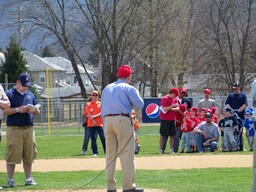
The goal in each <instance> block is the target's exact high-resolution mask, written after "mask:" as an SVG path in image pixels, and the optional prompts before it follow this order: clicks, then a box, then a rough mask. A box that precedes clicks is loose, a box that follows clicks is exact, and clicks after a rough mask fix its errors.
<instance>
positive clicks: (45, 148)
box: [0, 126, 252, 192]
mask: <svg viewBox="0 0 256 192" xmlns="http://www.w3.org/2000/svg"><path fill="white" fill-rule="evenodd" d="M42 133H45V134H42ZM138 136H139V139H140V143H141V145H142V148H141V151H140V154H139V155H138V156H158V148H159V127H158V126H142V127H141V129H140V134H139V135H138ZM36 142H37V145H38V146H37V149H38V159H47V158H51V159H54V158H91V155H90V154H88V155H86V156H81V155H80V153H81V146H82V142H83V129H81V132H80V133H79V132H78V129H77V128H54V129H52V130H51V136H48V135H47V128H37V129H36ZM5 143H6V138H5V137H3V139H2V143H1V145H0V159H2V160H3V159H4V152H3V149H4V146H5ZM98 147H99V157H104V155H103V150H102V146H101V144H100V141H99V138H98ZM245 148H246V149H247V150H248V149H249V147H248V144H247V141H246V140H245ZM219 154H225V155H229V154H252V152H248V151H247V152H233V153H222V152H220V151H217V152H215V153H214V154H211V155H219ZM177 155H187V154H177ZM190 155H191V154H190ZM192 155H197V154H196V153H194V154H192ZM204 155H209V158H210V157H211V156H210V153H206V154H204ZM166 156H168V154H166ZM92 160H93V159H92ZM35 163H36V162H35ZM81 166H83V165H81ZM99 173H100V171H70V172H47V173H44V172H33V177H35V178H36V181H37V182H38V183H39V185H38V186H36V187H24V186H23V185H24V173H19V172H17V173H15V178H14V179H15V182H16V187H15V188H14V189H15V191H24V190H40V189H44V190H50V189H52V190H54V189H70V190H73V189H76V188H80V187H82V188H86V189H97V188H106V176H105V172H103V174H101V175H100V176H99V177H98V178H97V179H96V180H94V181H93V182H92V183H90V184H89V185H86V184H87V183H88V182H89V181H91V180H93V179H94V178H95V177H96V176H97V175H98V174H99ZM6 178H7V176H6V173H5V172H4V170H0V185H1V184H2V185H4V184H5V181H6ZM116 179H117V181H118V188H119V189H121V188H122V187H121V184H122V179H121V171H117V172H116ZM251 181H252V168H225V169H224V168H222V169H221V168H218V169H215V168H209V169H191V170H139V167H137V174H136V183H137V184H138V186H140V187H144V188H155V189H162V190H165V191H170V192H186V191H190V192H193V191H195V192H201V191H207V192H211V191H214V192H216V191H223V192H229V191H230V192H238V191H239V192H240V191H245V192H246V191H250V188H251ZM7 190H9V189H7Z"/></svg>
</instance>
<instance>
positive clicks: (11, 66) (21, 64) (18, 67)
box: [1, 36, 28, 83]
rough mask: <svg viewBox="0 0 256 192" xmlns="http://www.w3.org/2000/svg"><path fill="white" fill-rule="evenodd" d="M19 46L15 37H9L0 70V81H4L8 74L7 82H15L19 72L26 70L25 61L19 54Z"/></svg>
mask: <svg viewBox="0 0 256 192" xmlns="http://www.w3.org/2000/svg"><path fill="white" fill-rule="evenodd" d="M21 51H22V49H21V47H20V46H19V44H18V42H17V39H16V37H14V36H13V37H11V39H10V43H9V46H8V47H7V51H6V52H5V53H4V54H5V62H3V67H2V71H1V82H5V75H7V76H8V82H9V83H16V80H17V78H18V76H19V74H20V73H23V72H27V71H28V68H27V67H26V64H27V62H26V61H25V59H24V58H23V55H22V54H21Z"/></svg>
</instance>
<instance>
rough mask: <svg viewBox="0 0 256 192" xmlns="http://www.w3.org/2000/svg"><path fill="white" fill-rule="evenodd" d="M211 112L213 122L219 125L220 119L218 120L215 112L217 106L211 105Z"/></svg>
mask: <svg viewBox="0 0 256 192" xmlns="http://www.w3.org/2000/svg"><path fill="white" fill-rule="evenodd" d="M210 112H211V113H212V122H214V123H216V124H217V125H218V123H219V121H218V117H217V115H216V114H215V112H216V108H215V107H211V108H210Z"/></svg>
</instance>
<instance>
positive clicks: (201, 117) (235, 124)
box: [132, 104, 256, 154]
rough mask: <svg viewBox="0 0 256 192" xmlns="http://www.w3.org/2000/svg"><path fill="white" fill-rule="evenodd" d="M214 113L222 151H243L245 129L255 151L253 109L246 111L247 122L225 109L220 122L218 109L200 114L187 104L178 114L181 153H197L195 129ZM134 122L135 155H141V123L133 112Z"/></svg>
mask: <svg viewBox="0 0 256 192" xmlns="http://www.w3.org/2000/svg"><path fill="white" fill-rule="evenodd" d="M206 112H211V113H212V122H214V123H216V124H217V125H218V126H219V129H220V132H221V141H222V145H221V150H222V151H223V152H228V151H243V150H244V145H243V140H244V139H243V129H244V128H245V131H246V137H247V140H248V144H249V147H250V151H253V144H254V134H255V127H256V121H254V119H253V113H254V109H253V108H247V109H246V110H245V122H244V126H242V125H243V121H242V120H241V119H240V118H239V117H238V113H237V112H238V111H237V110H233V109H231V108H224V109H223V110H222V111H221V114H220V121H218V117H217V115H216V114H215V112H216V108H215V107H211V108H210V109H206V108H201V109H200V111H199V114H198V109H197V107H195V106H193V107H191V108H190V109H189V110H187V108H186V105H185V104H180V106H179V111H178V112H177V116H176V118H177V120H176V126H181V132H182V134H181V151H180V152H181V153H184V152H186V153H191V152H197V148H196V142H195V138H194V134H193V130H194V128H195V127H196V126H197V125H199V124H200V123H201V122H203V121H205V113H206ZM132 120H133V124H134V133H135V154H138V153H139V150H140V147H141V146H140V143H139V139H138V137H137V133H138V129H139V123H138V120H137V119H136V113H135V111H134V110H133V111H132Z"/></svg>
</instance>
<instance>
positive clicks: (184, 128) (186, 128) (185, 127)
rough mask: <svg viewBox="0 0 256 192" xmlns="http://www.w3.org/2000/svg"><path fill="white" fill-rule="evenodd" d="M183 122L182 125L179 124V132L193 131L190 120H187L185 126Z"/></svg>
mask: <svg viewBox="0 0 256 192" xmlns="http://www.w3.org/2000/svg"><path fill="white" fill-rule="evenodd" d="M184 121H185V120H184ZM184 121H182V123H181V131H182V132H191V131H193V129H192V127H191V124H192V121H191V120H190V119H187V120H186V124H185V122H184Z"/></svg>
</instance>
